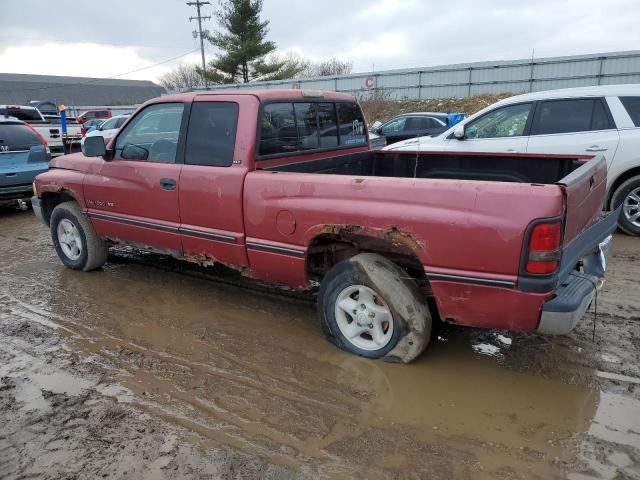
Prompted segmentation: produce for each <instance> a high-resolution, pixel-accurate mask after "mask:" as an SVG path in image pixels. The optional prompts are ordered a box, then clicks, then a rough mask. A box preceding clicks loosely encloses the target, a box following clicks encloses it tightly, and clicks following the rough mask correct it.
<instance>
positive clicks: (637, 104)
mask: <svg viewBox="0 0 640 480" xmlns="http://www.w3.org/2000/svg"><path fill="white" fill-rule="evenodd" d="M620 101H621V102H622V105H623V106H624V108H625V110H626V111H627V113H628V114H629V116H630V117H631V121H632V122H633V124H634V125H635V126H636V127H640V97H620Z"/></svg>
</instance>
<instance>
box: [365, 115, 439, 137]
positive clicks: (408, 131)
mask: <svg viewBox="0 0 640 480" xmlns="http://www.w3.org/2000/svg"><path fill="white" fill-rule="evenodd" d="M447 116H448V114H446V113H433V112H416V113H405V114H402V115H398V116H396V117H393V118H392V119H391V120H389V121H387V122H385V123H383V124H382V125H380V126H378V127H376V128H372V129H371V132H370V135H369V137H370V141H372V142H374V143H375V140H376V137H384V138H385V140H386V144H387V145H391V144H393V143H396V142H400V141H402V140H407V139H409V138H415V137H423V136H433V135H439V134H441V133H442V132H444V131H445V130H446V129H447V128H448V126H447Z"/></svg>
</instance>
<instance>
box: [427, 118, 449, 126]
mask: <svg viewBox="0 0 640 480" xmlns="http://www.w3.org/2000/svg"><path fill="white" fill-rule="evenodd" d="M425 120H426V126H425V127H424V128H441V127H443V126H446V123H445V125H442V124H441V123H440V122H438V120H436V119H435V118H431V117H427V118H425Z"/></svg>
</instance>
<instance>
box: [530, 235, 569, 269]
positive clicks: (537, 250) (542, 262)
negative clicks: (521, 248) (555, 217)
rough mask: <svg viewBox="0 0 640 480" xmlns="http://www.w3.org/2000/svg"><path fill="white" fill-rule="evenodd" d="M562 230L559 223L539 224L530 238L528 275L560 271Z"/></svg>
mask: <svg viewBox="0 0 640 480" xmlns="http://www.w3.org/2000/svg"><path fill="white" fill-rule="evenodd" d="M561 240H562V228H561V225H560V223H559V222H553V223H539V224H538V225H536V226H535V227H533V230H532V232H531V237H530V238H529V258H528V259H527V266H526V270H527V272H528V273H535V274H545V273H553V272H555V271H556V270H557V269H558V264H559V261H560V242H561Z"/></svg>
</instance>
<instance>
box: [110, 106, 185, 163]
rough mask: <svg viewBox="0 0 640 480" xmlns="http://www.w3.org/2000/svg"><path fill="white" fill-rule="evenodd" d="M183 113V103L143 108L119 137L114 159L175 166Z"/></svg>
mask: <svg viewBox="0 0 640 480" xmlns="http://www.w3.org/2000/svg"><path fill="white" fill-rule="evenodd" d="M183 111H184V105H183V104H182V103H157V104H155V105H150V106H148V107H147V108H145V109H144V110H143V111H142V112H140V113H138V114H137V115H136V116H135V118H133V119H132V120H131V122H129V124H128V125H127V126H126V127H125V129H124V130H123V131H122V132H121V134H120V135H118V139H117V141H116V149H115V158H116V159H124V160H149V161H153V162H165V163H175V161H176V152H177V146H178V136H179V133H180V124H181V123H182V114H183Z"/></svg>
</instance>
